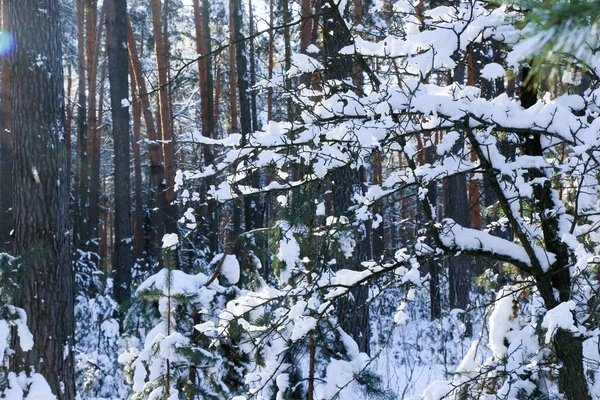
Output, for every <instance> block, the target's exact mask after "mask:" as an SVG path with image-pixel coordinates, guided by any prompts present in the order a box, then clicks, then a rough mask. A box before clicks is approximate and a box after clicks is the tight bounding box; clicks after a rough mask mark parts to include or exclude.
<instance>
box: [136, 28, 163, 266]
mask: <svg viewBox="0 0 600 400" xmlns="http://www.w3.org/2000/svg"><path fill="white" fill-rule="evenodd" d="M127 48H128V50H129V57H130V59H131V64H132V69H133V74H134V76H135V79H134V82H135V83H136V84H137V86H138V93H139V101H140V102H141V106H142V114H143V116H144V123H145V125H146V136H148V140H149V142H150V143H149V144H148V150H149V152H150V181H151V182H152V183H153V185H154V187H153V191H154V204H152V206H151V208H152V209H154V212H153V213H152V225H153V230H154V235H153V244H154V255H155V256H156V258H159V257H160V251H161V247H162V242H161V241H162V237H163V235H164V234H165V232H166V209H167V193H166V187H165V179H164V176H165V169H164V163H163V154H162V152H161V151H160V150H161V149H160V145H159V142H158V139H159V138H158V133H157V131H156V125H155V123H154V118H153V116H152V109H151V108H150V100H149V98H148V90H147V89H146V81H145V80H144V75H143V73H142V63H141V61H140V57H139V56H138V52H137V46H136V43H135V38H134V36H133V28H132V27H131V21H130V20H129V19H128V21H127ZM133 101H136V99H133Z"/></svg>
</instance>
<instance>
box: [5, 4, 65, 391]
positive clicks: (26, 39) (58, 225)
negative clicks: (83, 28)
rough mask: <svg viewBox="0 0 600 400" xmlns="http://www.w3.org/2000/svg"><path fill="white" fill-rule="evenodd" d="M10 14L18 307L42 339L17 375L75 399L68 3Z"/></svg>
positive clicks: (20, 7) (21, 359) (19, 7)
mask: <svg viewBox="0 0 600 400" xmlns="http://www.w3.org/2000/svg"><path fill="white" fill-rule="evenodd" d="M7 8H8V18H9V20H10V22H11V30H12V32H13V33H14V35H15V38H16V40H17V43H18V48H17V50H16V52H15V53H14V54H13V55H12V56H11V58H10V68H11V71H10V72H11V75H10V76H11V94H10V103H11V105H12V110H11V126H12V131H13V133H14V136H13V139H14V141H13V144H14V147H13V162H14V174H13V179H14V181H13V202H14V204H15V207H14V222H15V232H14V250H15V253H16V254H17V255H18V256H20V257H21V258H20V263H21V265H20V267H19V274H18V277H17V280H18V284H19V288H20V289H19V293H18V294H17V295H16V296H15V305H16V306H18V307H22V308H23V309H24V310H25V313H26V314H27V324H28V326H29V329H30V330H31V332H32V333H33V336H34V338H35V343H34V346H33V349H32V350H31V351H29V352H27V353H23V352H22V351H18V352H17V353H16V354H15V356H14V363H15V366H16V368H17V370H23V369H24V368H26V367H27V366H28V365H32V366H33V367H34V368H35V371H36V372H39V373H40V374H42V375H43V376H44V377H45V378H46V380H47V381H48V383H49V384H50V387H51V389H52V391H53V392H54V393H55V394H56V395H57V396H58V398H59V399H61V400H71V399H74V398H75V377H74V369H73V347H72V346H73V335H74V317H73V290H74V288H73V273H72V268H71V259H70V254H71V251H70V240H71V238H70V237H69V234H68V233H69V232H70V226H69V225H70V224H69V174H68V171H67V147H66V138H65V124H66V121H65V106H64V93H63V65H62V50H61V38H62V36H61V29H60V16H59V8H60V4H59V1H58V0H13V1H8V4H7ZM17 348H18V346H17Z"/></svg>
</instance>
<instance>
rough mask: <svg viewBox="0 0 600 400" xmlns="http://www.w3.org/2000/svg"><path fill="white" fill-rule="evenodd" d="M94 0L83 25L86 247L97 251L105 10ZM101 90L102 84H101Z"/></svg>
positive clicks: (87, 3)
mask: <svg viewBox="0 0 600 400" xmlns="http://www.w3.org/2000/svg"><path fill="white" fill-rule="evenodd" d="M97 5H98V4H97V1H96V0H86V14H87V16H86V25H87V34H86V36H87V37H86V42H87V55H88V56H87V57H88V59H87V65H88V76H87V78H88V124H87V125H88V132H89V135H88V148H87V150H88V159H89V163H90V178H89V211H88V220H89V223H88V229H89V237H90V238H91V239H92V241H91V243H90V244H89V246H88V248H89V250H90V251H92V252H98V251H99V249H98V245H97V243H98V224H99V223H100V219H99V218H100V217H99V213H100V205H99V199H100V143H101V136H102V128H101V126H102V124H98V120H99V119H100V117H99V115H100V112H101V111H100V112H99V111H97V109H98V108H99V109H102V104H100V107H98V103H97V102H96V88H97V86H98V85H97V78H98V62H99V58H100V41H101V38H102V30H103V26H104V18H105V14H106V2H104V3H103V5H102V10H101V11H100V18H99V19H98V18H97ZM101 90H102V88H101Z"/></svg>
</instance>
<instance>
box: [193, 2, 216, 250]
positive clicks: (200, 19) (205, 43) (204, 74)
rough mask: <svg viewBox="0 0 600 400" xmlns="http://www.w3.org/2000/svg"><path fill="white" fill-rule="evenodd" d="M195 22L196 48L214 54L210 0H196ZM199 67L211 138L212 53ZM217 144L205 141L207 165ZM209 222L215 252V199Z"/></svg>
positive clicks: (203, 110)
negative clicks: (208, 143)
mask: <svg viewBox="0 0 600 400" xmlns="http://www.w3.org/2000/svg"><path fill="white" fill-rule="evenodd" d="M193 5H194V22H195V26H196V50H197V51H198V54H201V55H205V54H210V51H211V44H210V40H211V36H210V3H209V1H208V0H203V1H202V8H200V0H194V4H193ZM198 71H199V75H200V76H199V78H200V103H201V105H200V107H201V117H202V135H203V136H205V137H207V138H212V137H213V136H214V130H215V120H214V117H215V116H214V112H215V111H214V95H213V77H212V63H211V59H210V57H209V56H205V57H203V58H201V59H199V60H198ZM214 159H215V157H214V146H212V145H204V165H205V166H209V165H211V164H212V163H213V162H214ZM211 184H214V179H211V178H207V179H206V182H205V187H207V188H208V187H210V185H211ZM206 221H207V222H206V224H205V232H204V235H206V237H208V242H209V248H210V251H211V253H212V254H216V253H217V252H218V250H219V237H218V220H217V207H216V204H215V202H214V201H211V202H209V203H208V205H207V209H206Z"/></svg>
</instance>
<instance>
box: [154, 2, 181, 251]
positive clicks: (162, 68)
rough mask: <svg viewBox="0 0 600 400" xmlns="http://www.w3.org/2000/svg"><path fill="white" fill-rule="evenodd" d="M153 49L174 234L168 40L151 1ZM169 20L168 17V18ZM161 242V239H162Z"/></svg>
mask: <svg viewBox="0 0 600 400" xmlns="http://www.w3.org/2000/svg"><path fill="white" fill-rule="evenodd" d="M150 6H151V9H152V25H153V32H154V46H155V50H156V69H157V75H158V110H157V121H158V136H159V138H160V140H161V141H162V143H163V144H162V149H163V160H164V179H165V183H166V204H165V207H166V208H165V209H164V213H165V217H166V230H167V231H169V232H171V233H173V232H175V229H176V226H177V221H176V215H175V212H174V211H175V210H174V206H172V202H173V200H174V199H175V190H174V188H175V152H174V149H175V142H174V139H175V138H174V136H173V121H172V118H171V113H170V107H169V79H168V75H169V74H168V70H169V56H168V50H167V46H166V41H167V38H166V37H165V36H164V32H163V26H162V24H161V23H162V22H163V14H162V10H161V2H160V0H151V3H150ZM165 16H166V15H165ZM161 239H162V238H161Z"/></svg>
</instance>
